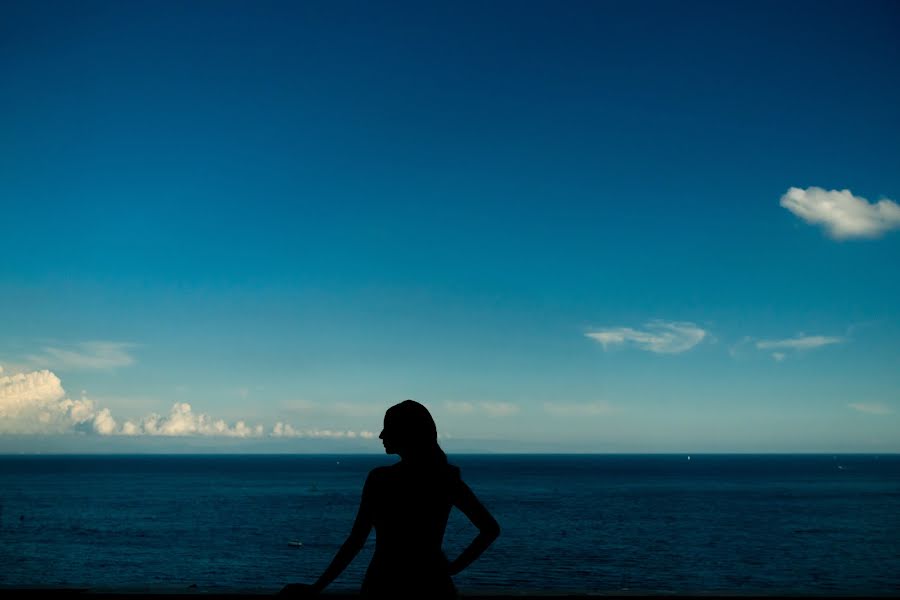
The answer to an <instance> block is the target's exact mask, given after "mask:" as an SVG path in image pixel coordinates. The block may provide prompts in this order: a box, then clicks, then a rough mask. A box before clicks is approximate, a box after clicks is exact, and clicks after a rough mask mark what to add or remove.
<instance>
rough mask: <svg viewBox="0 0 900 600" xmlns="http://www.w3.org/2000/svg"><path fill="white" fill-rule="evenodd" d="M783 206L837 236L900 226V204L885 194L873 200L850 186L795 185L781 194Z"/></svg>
mask: <svg viewBox="0 0 900 600" xmlns="http://www.w3.org/2000/svg"><path fill="white" fill-rule="evenodd" d="M781 206H783V207H784V208H786V209H787V210H789V211H791V212H792V213H794V215H796V216H798V217H800V218H801V219H803V220H804V221H806V222H807V223H809V224H810V225H821V226H822V227H824V228H825V230H826V231H827V232H828V235H829V236H831V237H832V238H833V239H836V240H845V239H852V238H877V237H880V236H881V235H882V234H884V233H885V232H887V231H890V230H892V229H897V228H900V206H898V205H897V203H896V202H894V201H893V200H890V199H887V198H884V199H882V200H879V201H878V202H876V203H874V204H873V203H870V202H869V201H868V200H866V199H865V198H863V197H862V196H854V195H853V193H852V192H851V191H850V190H846V189H845V190H825V189H822V188H820V187H815V186H813V187H808V188H806V189H802V188H796V187H792V188H790V189H788V191H787V192H786V193H785V194H784V195H783V196H781Z"/></svg>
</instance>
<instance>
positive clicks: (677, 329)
mask: <svg viewBox="0 0 900 600" xmlns="http://www.w3.org/2000/svg"><path fill="white" fill-rule="evenodd" d="M707 335H708V332H707V331H706V330H704V329H702V328H700V327H698V326H697V325H695V324H694V323H691V322H687V321H660V320H656V321H650V322H648V323H646V324H644V328H643V329H633V328H631V327H610V328H605V329H599V330H597V331H590V332H588V333H586V334H585V336H586V337H589V338H591V339H593V340H595V341H597V342H600V343H601V344H602V345H603V349H604V350H608V349H609V348H610V346H618V345H623V346H632V347H635V348H638V349H639V350H646V351H648V352H654V353H657V354H679V353H681V352H686V351H687V350H690V349H691V348H693V347H694V346H696V345H697V344H699V343H700V342H702V341H703V339H704V338H706V336H707Z"/></svg>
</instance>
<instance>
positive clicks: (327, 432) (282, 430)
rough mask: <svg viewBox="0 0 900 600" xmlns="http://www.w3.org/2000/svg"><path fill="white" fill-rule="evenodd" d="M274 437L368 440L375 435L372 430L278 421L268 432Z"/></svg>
mask: <svg viewBox="0 0 900 600" xmlns="http://www.w3.org/2000/svg"><path fill="white" fill-rule="evenodd" d="M269 435H270V436H271V437H275V438H325V439H356V438H362V439H365V440H370V439H373V438H375V437H376V434H375V433H374V432H372V431H353V430H350V429H347V430H339V429H303V430H301V429H297V428H295V427H294V426H293V425H290V424H288V423H282V422H280V421H279V422H278V423H276V424H275V426H274V427H272V433H270V434H269Z"/></svg>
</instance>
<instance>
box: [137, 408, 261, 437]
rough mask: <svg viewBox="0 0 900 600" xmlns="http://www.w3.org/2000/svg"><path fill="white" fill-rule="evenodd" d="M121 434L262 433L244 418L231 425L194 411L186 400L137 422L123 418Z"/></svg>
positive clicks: (248, 434)
mask: <svg viewBox="0 0 900 600" xmlns="http://www.w3.org/2000/svg"><path fill="white" fill-rule="evenodd" d="M122 433H125V434H126V435H161V436H173V437H177V436H188V435H201V436H223V437H236V438H248V437H260V436H262V435H263V426H262V425H255V426H250V425H247V424H246V423H245V422H244V421H237V422H236V423H235V424H234V425H229V424H228V423H226V422H225V421H224V420H222V419H215V418H213V417H210V416H209V415H206V414H202V413H195V412H194V411H193V409H192V408H191V405H190V404H188V403H187V402H176V403H175V404H173V405H172V409H171V410H170V411H169V414H168V415H167V416H164V417H163V416H160V415H157V414H151V415H148V416H146V417H144V418H143V419H142V420H141V421H140V422H139V423H135V422H132V421H127V422H126V423H125V424H124V425H123V426H122Z"/></svg>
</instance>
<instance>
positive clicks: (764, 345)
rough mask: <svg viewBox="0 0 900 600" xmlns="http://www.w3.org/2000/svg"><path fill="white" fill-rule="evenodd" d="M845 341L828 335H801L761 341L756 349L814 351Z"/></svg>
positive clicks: (757, 343)
mask: <svg viewBox="0 0 900 600" xmlns="http://www.w3.org/2000/svg"><path fill="white" fill-rule="evenodd" d="M843 341H844V338H840V337H832V336H827V335H801V336H797V337H794V338H789V339H784V340H759V341H758V342H756V347H757V348H759V349H760V350H776V349H779V350H780V349H784V350H812V349H815V348H821V347H822V346H828V345H830V344H840V343H841V342H843Z"/></svg>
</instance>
